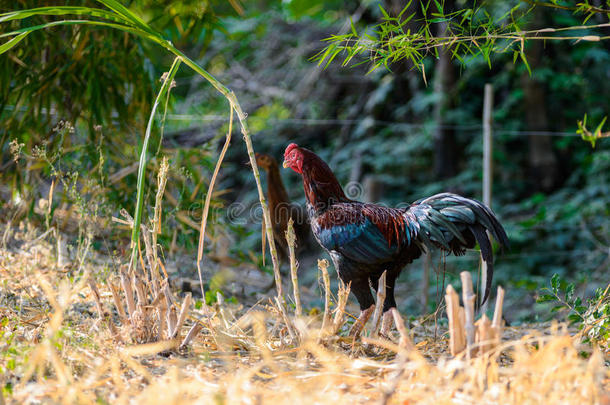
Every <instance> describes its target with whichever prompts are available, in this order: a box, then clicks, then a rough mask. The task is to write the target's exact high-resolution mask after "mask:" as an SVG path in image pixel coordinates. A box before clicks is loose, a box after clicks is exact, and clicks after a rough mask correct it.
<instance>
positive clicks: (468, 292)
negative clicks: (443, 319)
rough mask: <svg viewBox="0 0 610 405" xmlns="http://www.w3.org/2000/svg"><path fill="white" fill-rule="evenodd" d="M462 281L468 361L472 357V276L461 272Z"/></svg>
mask: <svg viewBox="0 0 610 405" xmlns="http://www.w3.org/2000/svg"><path fill="white" fill-rule="evenodd" d="M460 278H461V280H462V301H463V302H464V329H465V331H466V350H467V352H466V356H467V358H468V359H470V358H471V356H472V348H473V346H474V334H475V329H474V300H475V295H474V293H473V291H472V276H471V275H470V273H469V272H467V271H463V272H461V273H460Z"/></svg>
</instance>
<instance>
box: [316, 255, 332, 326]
mask: <svg viewBox="0 0 610 405" xmlns="http://www.w3.org/2000/svg"><path fill="white" fill-rule="evenodd" d="M318 268H319V269H320V270H321V271H322V280H323V281H324V318H323V319H322V331H326V328H327V327H328V324H329V322H330V277H329V276H328V261H327V260H326V259H323V260H318Z"/></svg>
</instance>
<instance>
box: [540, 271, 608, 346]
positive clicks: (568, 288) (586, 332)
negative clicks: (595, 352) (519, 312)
mask: <svg viewBox="0 0 610 405" xmlns="http://www.w3.org/2000/svg"><path fill="white" fill-rule="evenodd" d="M575 289H576V286H575V285H574V283H568V282H566V281H565V280H563V279H562V278H561V277H560V276H559V274H553V277H551V281H550V288H547V287H545V288H543V289H542V291H544V292H545V293H544V294H542V295H539V296H538V299H537V300H536V301H537V302H538V303H540V304H541V303H552V307H551V312H557V311H561V310H564V311H566V315H567V319H568V321H569V322H570V323H572V324H575V325H577V326H578V329H579V330H581V331H582V332H583V336H585V337H586V338H587V339H588V340H589V341H593V342H605V343H607V342H608V339H610V285H609V286H608V287H606V289H605V290H604V289H602V288H598V289H597V290H596V291H595V295H594V297H592V298H591V299H589V300H587V301H586V303H585V302H584V300H583V299H582V298H581V297H579V296H576V295H575Z"/></svg>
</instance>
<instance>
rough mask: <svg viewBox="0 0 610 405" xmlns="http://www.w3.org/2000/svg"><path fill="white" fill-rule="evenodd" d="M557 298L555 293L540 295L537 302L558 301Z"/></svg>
mask: <svg viewBox="0 0 610 405" xmlns="http://www.w3.org/2000/svg"><path fill="white" fill-rule="evenodd" d="M556 300H557V299H556V298H555V296H554V295H551V294H544V295H541V296H539V297H538V299H536V302H537V303H539V304H541V303H543V302H550V301H556Z"/></svg>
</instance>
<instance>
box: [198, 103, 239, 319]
mask: <svg viewBox="0 0 610 405" xmlns="http://www.w3.org/2000/svg"><path fill="white" fill-rule="evenodd" d="M232 132H233V107H231V111H230V113H229V130H228V131H227V136H226V138H225V144H224V145H223V147H222V150H221V151H220V156H219V157H218V161H217V162H216V167H215V168H214V173H213V174H212V179H211V180H210V186H209V187H208V192H207V194H206V196H205V203H204V205H203V214H202V216H201V229H200V230H199V247H198V249H197V272H198V274H199V286H200V287H201V297H202V300H201V301H202V305H203V309H204V312H205V313H207V312H209V311H210V309H209V308H208V306H207V304H206V302H205V291H204V290H203V277H202V275H201V261H202V260H203V242H204V241H205V227H206V225H207V222H208V213H209V212H210V202H211V201H212V192H213V191H214V184H215V183H216V177H217V176H218V172H219V171H220V165H222V161H223V160H224V157H225V154H226V153H227V149H229V145H230V144H231V133H232Z"/></svg>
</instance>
